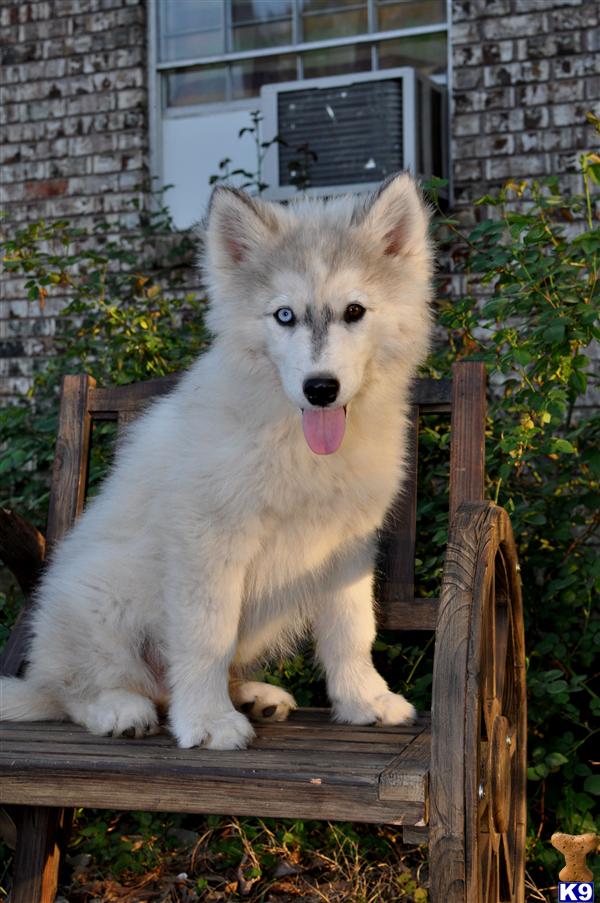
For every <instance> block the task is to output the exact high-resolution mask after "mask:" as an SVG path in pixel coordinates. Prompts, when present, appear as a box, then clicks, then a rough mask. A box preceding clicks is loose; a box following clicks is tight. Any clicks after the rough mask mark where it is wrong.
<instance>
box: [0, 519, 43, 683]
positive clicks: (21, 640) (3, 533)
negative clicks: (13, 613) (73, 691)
mask: <svg viewBox="0 0 600 903" xmlns="http://www.w3.org/2000/svg"><path fill="white" fill-rule="evenodd" d="M45 548H46V541H45V539H44V537H43V535H42V534H41V533H40V531H39V530H38V529H36V527H34V526H33V524H30V523H29V522H28V521H26V520H25V518H23V517H21V516H20V515H19V514H17V512H16V511H10V510H9V509H8V508H0V559H2V561H3V562H4V564H5V565H6V566H7V567H8V569H9V570H10V571H12V573H13V574H14V575H15V577H16V578H17V580H18V582H19V585H20V587H21V589H22V590H23V592H24V593H25V595H26V596H29V594H30V593H31V591H32V589H33V588H34V586H35V584H36V583H37V581H38V580H39V577H40V573H41V569H42V565H43V563H44V554H45ZM30 605H31V602H30V600H29V599H26V601H25V603H24V605H23V608H22V609H21V611H20V612H19V615H18V617H17V620H16V623H15V625H14V627H13V629H12V630H11V633H10V636H9V638H8V640H7V642H6V644H5V646H4V649H3V650H2V654H1V655H0V674H7V675H16V674H18V673H19V670H20V668H21V666H22V663H23V651H24V648H25V644H26V641H27V618H28V614H29V608H30Z"/></svg>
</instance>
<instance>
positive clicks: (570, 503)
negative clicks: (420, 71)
mask: <svg viewBox="0 0 600 903" xmlns="http://www.w3.org/2000/svg"><path fill="white" fill-rule="evenodd" d="M599 164H600V158H597V157H594V156H593V155H587V156H586V157H585V158H584V160H583V174H582V176H583V188H584V190H583V192H582V194H581V195H580V196H576V197H566V196H563V195H562V194H561V193H560V191H559V187H558V183H557V181H556V180H550V181H549V182H547V183H545V184H538V183H535V182H534V183H531V184H526V183H520V184H515V183H509V184H508V185H507V186H505V188H504V189H503V190H502V191H500V192H499V193H498V194H497V195H495V196H493V197H486V198H483V199H482V201H481V202H480V203H481V204H486V205H489V206H490V207H491V208H492V211H493V216H492V217H491V218H486V219H484V220H483V221H482V222H481V223H479V225H477V226H476V227H475V228H473V229H472V230H470V232H469V233H468V234H467V235H463V234H462V233H461V232H460V227H459V223H458V222H457V221H455V220H453V219H452V218H449V217H444V216H441V215H440V217H439V218H438V221H437V230H438V237H439V241H440V243H441V244H443V243H445V242H447V243H448V244H449V246H451V248H452V252H451V253H452V256H453V259H454V260H455V261H456V262H457V266H458V267H459V268H460V269H462V270H464V273H465V274H466V277H467V281H468V285H469V289H468V291H467V293H466V294H465V295H464V296H463V297H461V298H460V299H459V300H453V299H446V300H444V301H442V302H440V310H439V318H438V319H439V322H441V324H442V325H443V326H444V327H445V328H446V330H447V334H448V342H447V343H446V344H445V345H444V346H443V347H440V348H438V350H436V351H435V353H434V354H433V355H432V356H431V359H430V362H429V365H428V371H429V372H430V374H432V375H434V376H445V375H448V373H449V371H450V366H451V363H452V362H453V361H454V360H456V359H459V358H471V359H473V358H476V359H480V360H484V361H486V364H487V366H488V372H489V375H490V382H491V386H492V392H491V400H490V417H489V423H488V433H487V480H488V495H489V496H490V497H491V498H493V499H495V500H497V501H498V502H499V503H500V504H502V505H505V506H506V507H507V509H508V510H509V512H510V514H511V517H512V520H513V524H514V528H515V533H516V537H517V542H518V546H519V555H520V560H521V567H522V577H523V584H524V599H525V607H526V621H527V624H526V639H527V649H528V682H529V723H530V739H529V744H530V745H529V754H530V767H529V778H530V829H529V836H530V871H531V870H532V869H534V870H537V875H534V877H537V878H538V879H539V880H540V881H541V882H542V883H546V881H547V880H548V879H549V880H552V879H554V878H555V875H556V866H557V859H556V854H555V853H554V851H552V850H551V848H550V847H549V844H548V838H549V835H550V833H551V832H552V831H553V830H557V829H559V830H563V831H567V832H570V833H579V832H582V831H586V830H592V829H593V827H594V822H593V819H592V808H593V803H594V799H593V798H594V796H595V795H597V794H598V792H599V787H598V778H597V777H594V776H592V773H591V769H590V761H591V759H592V748H591V747H592V737H593V735H594V733H595V729H594V728H593V717H594V715H597V714H598V697H597V696H596V695H595V693H594V691H593V688H592V685H591V671H592V662H593V659H594V656H595V654H597V652H598V647H599V645H600V630H599V627H598V620H597V617H596V618H595V617H594V613H593V611H592V600H593V598H594V596H597V594H598V590H599V589H600V556H599V555H598V546H597V530H598V527H599V526H600V516H599V514H598V512H599V511H600V486H599V481H600V451H599V448H600V414H599V413H598V410H597V408H596V409H590V410H589V411H588V413H587V414H586V413H585V411H584V409H583V408H581V406H580V404H581V401H582V399H583V397H584V395H585V393H586V391H587V390H588V388H592V387H597V385H598V379H597V375H594V373H593V367H592V361H591V358H590V346H591V343H592V342H593V341H594V340H598V339H599V338H600V329H599V326H598V276H599V273H598V269H599V256H600V230H599V229H598V226H597V225H595V220H594V216H593V204H592V198H591V191H592V188H593V187H594V185H595V184H597V183H598V172H599ZM433 188H434V189H435V186H433ZM138 235H139V236H141V237H142V241H141V242H138V244H137V250H136V245H135V243H133V244H132V248H129V249H128V248H126V247H124V245H123V241H122V239H119V241H115V240H113V239H111V238H110V230H109V228H108V226H105V225H101V226H99V227H98V228H97V230H96V232H95V234H94V235H83V234H81V233H78V232H77V231H76V230H73V229H72V228H71V227H70V226H69V224H68V223H65V222H58V223H54V224H51V225H50V224H46V223H37V224H34V225H31V226H28V227H26V228H24V229H21V230H18V231H16V232H14V233H12V232H11V231H10V230H9V229H8V228H7V229H6V230H5V237H4V239H3V258H4V267H5V269H6V270H7V271H8V272H10V273H13V274H15V275H23V276H24V277H25V278H26V281H27V291H28V293H29V298H30V301H31V303H32V304H43V303H45V301H46V299H47V298H48V297H49V296H51V295H52V294H53V293H54V294H55V295H62V294H64V295H67V296H68V301H67V302H66V306H65V308H64V310H63V313H62V315H61V317H60V319H59V324H60V330H59V335H58V337H57V343H56V347H57V351H58V355H57V357H56V358H54V359H53V360H52V361H51V362H50V363H49V364H48V366H47V367H46V368H45V369H44V370H43V371H42V372H41V373H39V374H38V375H37V377H36V380H35V385H34V388H33V390H32V396H33V397H32V403H31V404H29V405H23V406H16V407H11V408H6V409H4V410H2V411H0V445H1V446H2V447H3V449H4V451H3V456H2V461H1V463H0V474H1V476H2V481H3V484H2V485H3V489H2V497H1V499H0V503H2V504H8V505H11V506H14V507H15V508H16V509H18V510H20V511H21V512H22V513H23V514H24V515H25V516H26V517H28V518H30V519H31V520H33V521H34V522H35V523H37V524H40V525H41V524H43V522H44V517H45V508H46V504H47V494H48V479H49V468H50V463H51V460H52V455H53V445H54V436H55V426H56V411H57V387H58V384H59V380H60V376H61V374H62V373H65V372H82V371H86V372H90V373H92V375H94V376H95V377H96V378H97V379H98V381H99V382H100V383H109V382H112V383H114V382H117V383H125V382H129V381H132V380H139V379H144V378H148V377H151V376H155V375H160V374H164V373H167V372H171V371H176V370H180V369H182V368H183V367H185V366H186V365H187V364H188V363H189V362H190V360H191V359H192V358H193V357H194V356H195V355H196V354H197V353H198V352H199V351H201V350H202V349H203V348H204V347H205V345H206V343H207V335H206V333H205V330H204V327H203V324H202V307H203V303H204V300H203V297H202V295H196V294H195V293H190V292H188V291H187V290H186V287H185V286H186V278H187V273H188V267H189V264H190V262H191V260H192V258H193V253H194V240H193V237H192V236H191V235H189V234H187V233H182V234H179V233H176V232H174V231H173V229H172V225H171V223H170V220H169V217H168V213H167V211H166V209H165V208H164V206H161V207H160V208H159V210H158V211H157V212H156V213H154V214H147V213H143V212H140V228H139V233H138ZM105 434H106V428H100V429H99V430H98V435H97V438H98V439H99V440H100V441H99V442H97V443H96V445H97V450H96V452H95V453H94V454H95V457H94V459H93V469H94V479H97V478H98V476H99V475H100V474H101V473H102V472H103V470H104V469H105V467H106V463H107V460H108V457H109V452H108V451H107V446H106V442H105V441H103V440H105V439H106V435H105ZM448 441H449V432H448V428H447V424H443V423H442V422H440V418H439V417H436V416H432V417H430V418H428V419H427V421H426V422H425V423H424V424H423V428H422V430H421V438H420V460H421V462H422V466H421V474H420V480H421V489H422V497H421V500H420V507H419V523H420V529H419V536H420V546H419V550H418V555H419V557H418V561H417V569H416V576H417V583H418V591H419V592H420V593H421V594H423V595H431V594H434V593H435V591H436V586H438V585H439V579H440V575H441V569H442V565H443V552H444V543H445V539H446V534H447V487H446V482H447V457H448ZM2 604H3V605H4V609H3V612H4V614H3V615H2V616H3V617H4V615H6V620H7V621H10V619H11V618H12V615H13V612H14V600H13V599H12V598H11V599H7V598H5V599H4V601H3V602H2ZM0 614H2V612H0ZM431 651H432V650H431V643H430V644H429V646H428V647H426V648H425V649H423V647H422V646H420V645H418V644H417V643H416V641H415V640H414V639H413V638H412V637H406V638H404V640H400V641H398V637H397V636H394V635H386V636H382V637H381V638H380V639H379V640H378V643H377V646H376V657H377V659H378V665H379V666H380V667H381V669H382V670H383V671H385V673H386V675H387V676H388V677H389V678H390V679H391V680H392V682H393V683H395V684H396V685H398V686H399V687H400V688H401V689H404V690H408V691H410V692H412V694H413V698H414V699H415V701H416V702H417V704H419V705H421V706H423V705H425V704H426V703H427V699H428V694H429V688H430V682H431V674H430V670H429V665H430V661H431ZM269 679H271V680H273V681H275V682H278V681H279V680H282V681H283V682H287V683H288V685H289V683H290V682H291V683H292V684H293V685H294V686H295V687H296V690H297V692H298V695H299V697H300V699H301V701H302V702H303V703H309V702H311V701H321V700H322V698H323V697H322V688H321V687H320V685H319V683H318V681H317V675H316V673H315V671H314V669H313V668H312V666H311V665H310V662H309V660H308V658H306V657H303V656H297V657H296V658H295V659H294V660H292V661H291V662H286V663H282V664H281V665H280V667H279V670H276V671H275V672H274V673H273V674H272V676H271V677H270V678H269ZM399 679H400V680H401V681H402V683H401V684H398V680H399ZM596 730H597V729H596Z"/></svg>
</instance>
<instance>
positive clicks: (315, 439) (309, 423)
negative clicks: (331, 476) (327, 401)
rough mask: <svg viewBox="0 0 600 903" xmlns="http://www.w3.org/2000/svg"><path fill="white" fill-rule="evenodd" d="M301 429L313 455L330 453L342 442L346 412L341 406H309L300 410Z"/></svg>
mask: <svg viewBox="0 0 600 903" xmlns="http://www.w3.org/2000/svg"><path fill="white" fill-rule="evenodd" d="M302 429H303V430H304V438H305V439H306V441H307V442H308V445H309V447H310V449H311V451H314V453H315V455H331V454H332V453H333V452H335V451H337V450H338V448H339V447H340V445H341V444H342V439H343V438H344V431H345V429H346V412H345V411H344V409H343V408H310V409H309V410H306V411H303V412H302Z"/></svg>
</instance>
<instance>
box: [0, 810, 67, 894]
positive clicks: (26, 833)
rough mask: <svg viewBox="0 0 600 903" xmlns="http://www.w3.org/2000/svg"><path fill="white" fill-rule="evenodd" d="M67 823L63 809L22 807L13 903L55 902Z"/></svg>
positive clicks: (19, 818) (12, 892) (19, 819)
mask: <svg viewBox="0 0 600 903" xmlns="http://www.w3.org/2000/svg"><path fill="white" fill-rule="evenodd" d="M63 826H65V816H64V812H63V809H61V808H55V807H49V806H38V805H35V806H21V807H20V808H19V810H18V818H17V848H16V851H15V864H14V873H13V886H12V891H11V894H10V899H11V903H53V901H54V897H55V894H56V887H57V883H58V867H59V862H60V852H61V841H62V834H61V832H62V829H63Z"/></svg>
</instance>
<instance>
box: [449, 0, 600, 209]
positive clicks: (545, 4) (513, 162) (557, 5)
mask: <svg viewBox="0 0 600 903" xmlns="http://www.w3.org/2000/svg"><path fill="white" fill-rule="evenodd" d="M452 10H453V26H452V58H453V65H454V92H453V116H452V153H453V159H454V167H453V172H454V180H455V182H454V188H455V199H456V206H457V208H458V209H460V208H466V207H467V206H468V204H469V203H470V202H471V201H472V200H474V199H475V198H477V197H480V196H481V195H483V194H485V193H486V192H487V191H488V190H489V189H490V187H493V186H494V185H500V184H501V183H502V182H503V181H504V180H506V179H508V178H511V177H514V178H517V179H520V178H530V177H543V176H549V175H555V174H563V175H566V176H567V179H566V180H565V181H568V182H570V183H571V187H572V188H573V189H577V188H580V187H581V186H580V184H578V179H577V178H576V177H575V176H571V177H570V178H569V174H573V173H574V172H575V169H576V165H577V158H578V154H579V153H580V152H581V151H583V150H586V149H589V147H590V141H592V140H593V132H592V130H591V128H590V127H589V126H587V125H586V124H585V113H586V111H587V110H595V111H596V112H597V113H598V112H600V52H599V51H600V27H599V19H600V4H599V3H598V2H597V0H453V3H452Z"/></svg>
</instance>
